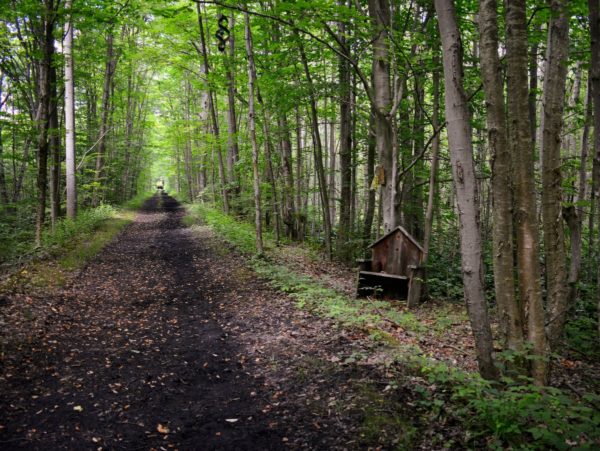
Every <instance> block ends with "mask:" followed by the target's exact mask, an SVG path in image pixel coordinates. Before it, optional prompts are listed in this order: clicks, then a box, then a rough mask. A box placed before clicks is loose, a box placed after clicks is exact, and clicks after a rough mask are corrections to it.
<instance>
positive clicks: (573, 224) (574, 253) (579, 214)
mask: <svg viewBox="0 0 600 451" xmlns="http://www.w3.org/2000/svg"><path fill="white" fill-rule="evenodd" d="M584 111H585V113H584V114H585V120H584V124H583V133H582V136H581V156H580V159H579V162H580V163H579V187H578V190H577V194H576V196H575V197H574V198H573V205H570V206H568V207H565V208H564V209H563V217H564V218H565V221H566V222H567V225H568V226H569V231H570V235H571V263H570V265H569V276H568V279H567V285H568V287H567V290H568V291H567V306H571V305H574V304H575V302H576V301H577V291H578V288H577V284H578V282H579V274H580V272H581V249H582V244H583V216H584V211H583V209H582V208H581V206H580V202H582V201H584V200H585V192H586V189H585V187H586V185H587V168H586V166H587V159H588V146H589V140H590V122H591V121H592V85H591V78H589V79H588V87H587V93H586V98H585V106H584Z"/></svg>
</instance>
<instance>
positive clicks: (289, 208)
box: [277, 113, 298, 239]
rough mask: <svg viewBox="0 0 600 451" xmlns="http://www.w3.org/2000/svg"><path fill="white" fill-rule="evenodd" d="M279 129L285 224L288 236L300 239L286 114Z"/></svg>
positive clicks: (280, 121) (279, 121) (278, 122)
mask: <svg viewBox="0 0 600 451" xmlns="http://www.w3.org/2000/svg"><path fill="white" fill-rule="evenodd" d="M277 125H278V127H279V142H280V146H281V166H282V169H283V184H284V191H283V194H284V196H283V203H284V207H283V208H284V209H283V223H284V224H285V231H286V236H287V237H288V238H292V239H298V228H297V225H296V222H297V221H296V206H295V205H294V169H293V167H292V139H291V137H290V130H289V124H288V120H287V116H286V114H285V113H281V114H280V115H279V118H278V120H277Z"/></svg>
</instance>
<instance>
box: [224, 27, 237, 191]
mask: <svg viewBox="0 0 600 451" xmlns="http://www.w3.org/2000/svg"><path fill="white" fill-rule="evenodd" d="M233 17H234V16H233V15H231V18H230V19H229V28H230V29H232V30H233V26H234V19H233ZM234 64H235V40H234V36H233V33H232V34H231V35H230V36H229V55H228V58H227V65H226V68H225V70H226V76H227V179H228V181H229V183H230V185H231V186H232V189H231V191H232V192H233V193H234V194H235V195H239V193H240V185H239V180H238V176H237V170H236V164H237V162H238V159H239V153H240V150H239V146H238V138H237V120H236V114H235V77H234V74H233V71H234Z"/></svg>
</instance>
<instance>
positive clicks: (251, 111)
mask: <svg viewBox="0 0 600 451" xmlns="http://www.w3.org/2000/svg"><path fill="white" fill-rule="evenodd" d="M244 30H245V36H246V56H247V58H248V120H249V131H250V140H251V141H252V173H253V176H254V178H253V180H254V225H255V228H256V251H257V252H258V253H259V254H262V253H263V252H264V249H263V239H262V211H261V203H260V176H259V171H258V156H259V155H258V152H259V150H258V142H257V139H256V109H255V106H254V95H255V84H256V66H255V65H254V49H253V48H252V30H251V29H250V17H249V16H248V13H247V12H244Z"/></svg>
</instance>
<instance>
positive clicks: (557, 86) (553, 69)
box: [541, 0, 569, 345]
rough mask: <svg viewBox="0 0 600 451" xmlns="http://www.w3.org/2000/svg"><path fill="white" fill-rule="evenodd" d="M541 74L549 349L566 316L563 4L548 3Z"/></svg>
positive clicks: (566, 26) (561, 1) (565, 53)
mask: <svg viewBox="0 0 600 451" xmlns="http://www.w3.org/2000/svg"><path fill="white" fill-rule="evenodd" d="M551 11H552V14H551V16H550V17H551V18H550V25H549V29H548V47H547V54H546V67H545V70H544V94H543V96H544V100H543V113H542V143H541V144H542V155H543V159H542V218H543V221H542V222H543V229H544V250H545V254H546V287H547V293H548V295H547V296H548V299H547V309H546V310H547V318H548V326H547V329H546V333H547V335H548V340H549V342H550V344H551V345H555V344H556V342H557V340H558V339H559V338H560V336H561V335H562V331H563V326H564V323H565V320H566V313H567V292H566V288H567V280H566V279H567V277H566V276H567V270H566V251H565V233H564V228H563V218H562V170H561V164H562V161H561V155H560V150H561V133H562V129H563V111H564V104H565V86H566V81H567V69H568V66H567V64H568V57H569V55H568V53H569V16H568V12H567V2H566V1H565V0H552V2H551Z"/></svg>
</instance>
